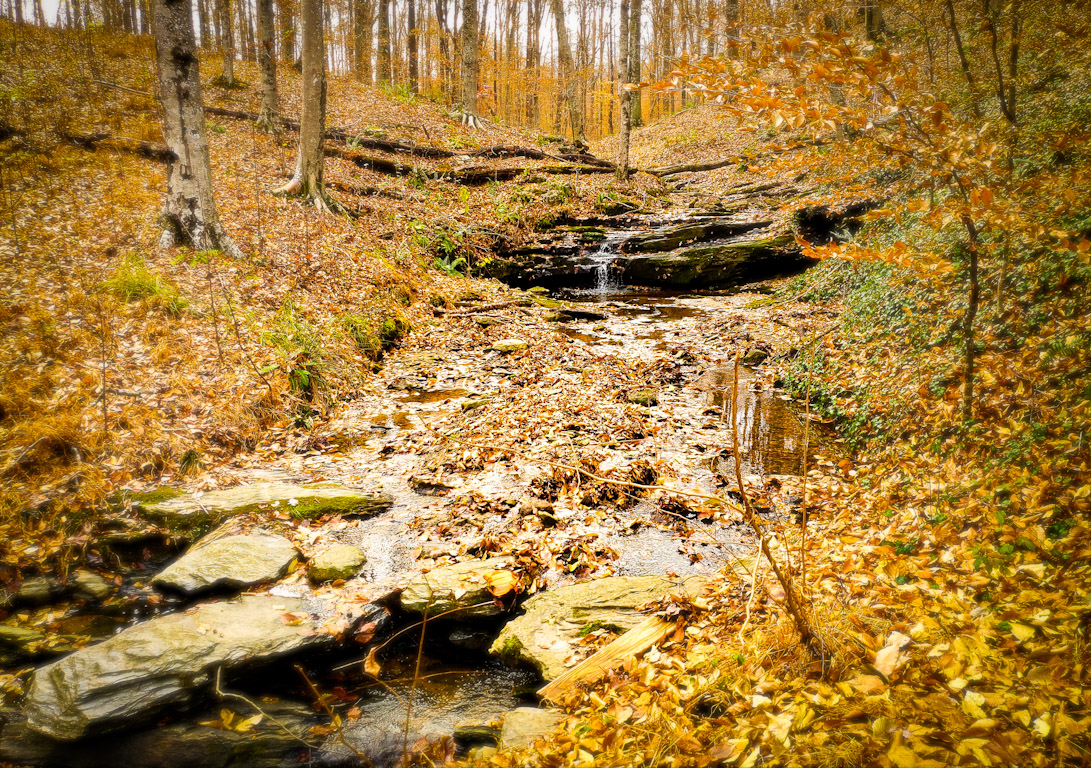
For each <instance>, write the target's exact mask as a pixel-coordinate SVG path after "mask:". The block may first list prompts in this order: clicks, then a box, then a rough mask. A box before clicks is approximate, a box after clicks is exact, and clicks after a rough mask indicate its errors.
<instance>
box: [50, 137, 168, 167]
mask: <svg viewBox="0 0 1091 768" xmlns="http://www.w3.org/2000/svg"><path fill="white" fill-rule="evenodd" d="M57 135H58V136H59V137H60V138H61V140H62V141H66V142H68V143H69V144H74V145H76V146H77V147H82V148H83V149H86V150H87V151H88V152H95V151H97V150H99V149H110V150H113V151H115V152H127V153H129V154H134V155H140V156H141V157H146V158H148V159H149V160H156V161H158V162H161V163H166V162H168V161H170V160H174V159H175V155H174V153H173V152H171V151H170V150H169V149H167V147H166V146H165V145H163V144H155V143H153V142H150V141H141V140H139V139H131V138H129V137H127V136H114V135H113V134H110V133H103V132H99V133H86V134H80V133H67V132H65V131H60V132H58V134H57Z"/></svg>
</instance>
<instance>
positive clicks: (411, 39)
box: [405, 0, 420, 95]
mask: <svg viewBox="0 0 1091 768" xmlns="http://www.w3.org/2000/svg"><path fill="white" fill-rule="evenodd" d="M406 23H407V24H408V25H409V30H408V34H407V35H406V37H405V41H406V43H405V44H406V48H407V51H408V54H409V92H410V93H412V94H414V95H416V94H417V93H420V72H419V71H418V70H419V66H420V64H419V59H418V55H419V51H418V50H417V42H418V38H417V35H418V32H417V2H416V0H407V3H406Z"/></svg>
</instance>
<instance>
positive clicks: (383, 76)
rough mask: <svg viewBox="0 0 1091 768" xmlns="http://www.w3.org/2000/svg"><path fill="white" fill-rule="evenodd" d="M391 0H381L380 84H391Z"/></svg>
mask: <svg viewBox="0 0 1091 768" xmlns="http://www.w3.org/2000/svg"><path fill="white" fill-rule="evenodd" d="M390 76H391V71H390V0H379V84H380V85H389V84H390Z"/></svg>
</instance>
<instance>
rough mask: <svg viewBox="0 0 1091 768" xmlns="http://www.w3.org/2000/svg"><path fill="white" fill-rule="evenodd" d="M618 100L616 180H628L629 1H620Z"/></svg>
mask: <svg viewBox="0 0 1091 768" xmlns="http://www.w3.org/2000/svg"><path fill="white" fill-rule="evenodd" d="M618 38H619V40H618V100H619V101H620V102H621V128H620V130H619V131H618V156H617V178H618V180H619V181H625V180H626V179H628V178H629V129H630V127H631V125H632V118H633V100H632V99H630V98H629V92H628V91H627V90H626V88H625V86H626V84H627V83H628V82H629V0H621V24H620V31H619V33H618Z"/></svg>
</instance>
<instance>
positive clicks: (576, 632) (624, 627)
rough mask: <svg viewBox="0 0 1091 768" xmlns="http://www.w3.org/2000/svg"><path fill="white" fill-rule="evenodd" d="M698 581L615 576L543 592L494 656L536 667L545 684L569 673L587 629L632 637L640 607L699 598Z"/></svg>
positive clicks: (504, 634)
mask: <svg viewBox="0 0 1091 768" xmlns="http://www.w3.org/2000/svg"><path fill="white" fill-rule="evenodd" d="M703 584H704V579H703V578H702V577H699V576H695V577H690V578H689V579H686V580H685V581H684V582H677V581H671V580H670V579H667V578H664V577H662V576H610V577H607V578H605V579H596V580H595V581H584V582H581V583H579V584H570V585H568V586H564V587H557V588H556V589H551V590H549V591H547V592H539V593H538V594H536V595H534V596H533V597H531V598H530V599H529V600H527V602H526V603H525V604H524V606H523V607H524V609H525V610H526V612H525V613H524V614H523V615H522V616H520V617H518V618H516V619H513V620H512V621H510V622H508V623H507V624H506V625H505V626H504V629H503V630H501V632H500V635H499V637H497V638H496V641H495V642H494V643H493V645H492V648H491V649H490V653H493V654H496V655H499V656H500V657H501V658H503V659H505V660H508V661H521V662H525V663H528V664H531V665H532V666H533V667H534V668H536V669H537V670H538V671H539V672H540V673H541V675H542V678H543V679H544V680H546V681H549V680H553V679H555V678H557V677H559V676H560V675H561V674H563V673H564V671H565V670H566V669H568V667H569V664H568V663H567V662H568V660H569V659H570V658H572V657H573V655H574V653H575V647H574V646H573V644H572V643H573V641H574V640H576V639H577V638H578V637H579V636H580V633H581V631H584V632H585V631H586V628H588V627H590V628H594V629H598V628H604V629H611V630H614V631H615V632H619V633H620V632H627V631H628V630H630V629H632V628H633V627H635V626H636V625H637V624H639V623H640V622H641V621H643V620H644V619H645V618H646V617H645V616H644V614H642V613H640V612H638V610H637V609H638V608H640V606H642V605H645V604H646V603H650V602H653V601H655V600H658V599H660V598H661V597H663V596H664V595H666V594H667V593H669V592H672V591H684V592H687V593H694V592H697V591H698V590H699V589H700V587H701V586H702V585H703Z"/></svg>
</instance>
